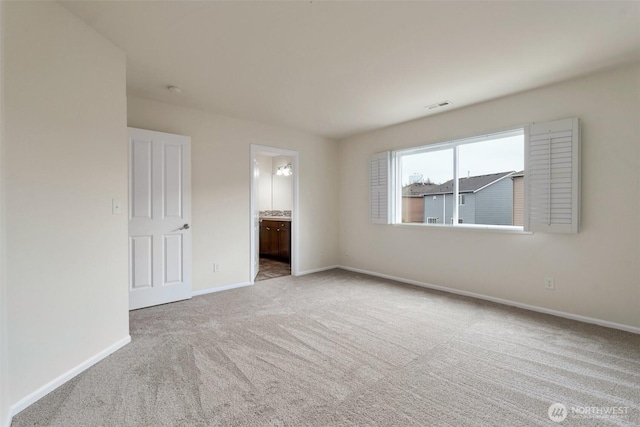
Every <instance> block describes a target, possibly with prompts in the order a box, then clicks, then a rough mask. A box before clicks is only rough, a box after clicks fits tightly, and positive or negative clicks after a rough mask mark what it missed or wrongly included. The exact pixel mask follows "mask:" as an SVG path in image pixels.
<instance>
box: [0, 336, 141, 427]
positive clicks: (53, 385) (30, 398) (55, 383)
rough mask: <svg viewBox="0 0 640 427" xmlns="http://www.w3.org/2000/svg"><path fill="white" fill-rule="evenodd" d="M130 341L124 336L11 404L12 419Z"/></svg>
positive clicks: (129, 338)
mask: <svg viewBox="0 0 640 427" xmlns="http://www.w3.org/2000/svg"><path fill="white" fill-rule="evenodd" d="M130 342H131V336H130V335H127V336H126V337H124V338H122V339H121V340H119V341H117V342H115V343H114V344H112V345H110V346H109V347H107V348H105V349H104V350H102V351H101V352H100V353H98V354H96V355H94V356H92V357H90V358H89V359H87V360H85V361H84V362H82V363H81V364H79V365H78V366H76V367H75V368H72V369H70V370H68V371H67V372H65V373H64V374H62V375H60V376H59V377H58V378H55V379H54V380H52V381H50V382H49V383H47V384H45V385H43V386H42V387H40V388H39V389H37V390H36V391H34V392H33V393H31V394H29V395H27V396H25V397H23V398H22V399H20V400H19V401H18V402H16V403H15V404H13V405H11V409H10V410H9V416H10V419H11V418H13V417H15V416H16V415H17V414H18V413H19V412H20V411H22V410H23V409H25V408H26V407H27V406H29V405H31V404H33V403H35V402H36V401H38V400H40V399H41V398H43V397H44V396H45V395H47V394H49V393H51V392H52V391H53V390H55V389H57V388H58V387H60V386H61V385H63V384H64V383H66V382H67V381H69V380H70V379H72V378H73V377H75V376H77V375H79V374H81V373H82V372H83V371H85V370H87V369H89V368H90V367H92V366H93V365H95V364H96V363H98V362H99V361H101V360H102V359H104V358H105V357H107V356H109V355H110V354H111V353H114V352H116V351H118V350H120V349H121V348H122V347H124V346H125V345H127V344H129V343H130ZM9 425H10V424H9Z"/></svg>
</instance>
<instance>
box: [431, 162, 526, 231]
mask: <svg viewBox="0 0 640 427" xmlns="http://www.w3.org/2000/svg"><path fill="white" fill-rule="evenodd" d="M514 173H515V172H514V171H510V172H500V173H494V174H489V175H480V176H472V177H468V178H461V179H460V184H459V189H458V193H459V200H458V203H459V205H460V207H459V210H458V212H459V218H458V222H459V223H464V224H487V225H513V212H512V211H513V181H512V180H511V179H508V178H510V177H511V176H512V175H513V174H514ZM452 221H453V180H449V181H447V182H445V183H444V184H441V185H438V186H436V187H435V188H433V189H431V190H429V191H426V192H424V222H425V223H427V224H451V223H452Z"/></svg>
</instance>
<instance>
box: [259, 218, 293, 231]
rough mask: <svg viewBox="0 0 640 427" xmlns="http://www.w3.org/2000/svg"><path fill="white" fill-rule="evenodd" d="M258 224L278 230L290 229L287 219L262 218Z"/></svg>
mask: <svg viewBox="0 0 640 427" xmlns="http://www.w3.org/2000/svg"><path fill="white" fill-rule="evenodd" d="M260 226H261V227H269V228H275V229H280V230H291V223H290V222H289V221H273V220H270V219H263V220H260Z"/></svg>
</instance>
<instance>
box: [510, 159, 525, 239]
mask: <svg viewBox="0 0 640 427" xmlns="http://www.w3.org/2000/svg"><path fill="white" fill-rule="evenodd" d="M511 180H512V181H513V225H518V226H520V227H522V226H524V171H520V172H516V173H514V174H513V175H511Z"/></svg>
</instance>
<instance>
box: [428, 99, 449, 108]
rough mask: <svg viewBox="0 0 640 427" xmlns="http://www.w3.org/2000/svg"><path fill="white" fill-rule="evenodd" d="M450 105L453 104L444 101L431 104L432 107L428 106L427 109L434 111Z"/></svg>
mask: <svg viewBox="0 0 640 427" xmlns="http://www.w3.org/2000/svg"><path fill="white" fill-rule="evenodd" d="M448 105H451V102H449V101H442V102H437V103H435V104H431V105H427V106H426V107H425V108H428V109H429V110H434V109H436V108H440V107H446V106H448Z"/></svg>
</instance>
